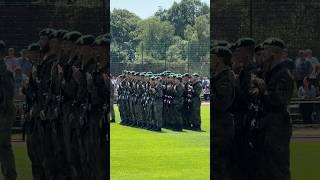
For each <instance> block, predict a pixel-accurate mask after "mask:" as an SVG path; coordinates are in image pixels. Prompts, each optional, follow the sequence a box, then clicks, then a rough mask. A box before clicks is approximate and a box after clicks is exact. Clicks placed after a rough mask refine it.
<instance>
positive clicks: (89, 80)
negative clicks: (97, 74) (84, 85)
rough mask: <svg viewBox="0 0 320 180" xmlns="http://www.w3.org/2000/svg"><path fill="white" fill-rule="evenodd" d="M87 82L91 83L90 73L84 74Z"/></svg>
mask: <svg viewBox="0 0 320 180" xmlns="http://www.w3.org/2000/svg"><path fill="white" fill-rule="evenodd" d="M86 79H87V82H92V75H91V74H90V73H86Z"/></svg>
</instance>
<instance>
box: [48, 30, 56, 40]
mask: <svg viewBox="0 0 320 180" xmlns="http://www.w3.org/2000/svg"><path fill="white" fill-rule="evenodd" d="M48 37H49V39H53V38H58V31H57V30H52V31H51V33H50V34H49V36H48Z"/></svg>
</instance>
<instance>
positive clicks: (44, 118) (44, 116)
mask: <svg viewBox="0 0 320 180" xmlns="http://www.w3.org/2000/svg"><path fill="white" fill-rule="evenodd" d="M40 118H41V120H46V114H45V112H44V110H41V111H40Z"/></svg>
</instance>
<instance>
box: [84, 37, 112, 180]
mask: <svg viewBox="0 0 320 180" xmlns="http://www.w3.org/2000/svg"><path fill="white" fill-rule="evenodd" d="M93 47H94V48H95V50H96V52H97V55H98V60H97V68H96V70H95V71H94V73H93V74H92V75H91V76H92V78H90V75H88V79H87V84H88V91H89V95H90V97H91V112H90V122H91V125H90V131H89V132H90V137H91V140H90V141H91V142H90V146H91V148H90V152H89V153H90V156H91V161H90V165H91V166H93V169H94V170H93V172H92V176H91V178H90V179H102V180H106V179H107V173H106V169H107V166H108V154H109V153H108V150H109V148H108V146H107V141H108V136H109V135H108V134H107V133H108V127H109V119H108V117H109V116H107V115H109V111H110V108H109V107H110V104H109V103H110V101H109V98H108V97H110V93H111V92H112V91H111V90H110V87H111V86H112V85H111V81H110V78H109V76H108V70H107V55H108V53H107V51H108V50H109V47H110V42H109V40H108V39H106V38H104V37H103V38H97V39H96V40H95V42H94V44H93ZM106 116H107V117H106Z"/></svg>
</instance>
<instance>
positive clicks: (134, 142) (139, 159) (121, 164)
mask: <svg viewBox="0 0 320 180" xmlns="http://www.w3.org/2000/svg"><path fill="white" fill-rule="evenodd" d="M202 118H203V129H204V131H205V132H192V131H185V132H173V131H170V130H166V129H165V130H164V132H163V133H156V132H150V131H146V130H141V129H136V128H130V127H124V126H120V125H119V124H112V125H111V180H136V179H137V180H143V179H147V180H154V179H164V180H166V179H169V180H171V179H173V180H181V179H182V180H184V179H186V180H188V179H195V180H207V179H209V142H210V141H209V107H208V106H207V107H203V108H202ZM118 121H119V120H118ZM13 147H14V153H15V158H16V165H17V171H18V180H31V179H32V177H31V166H30V161H29V159H28V157H27V154H26V146H25V145H24V144H20V143H18V144H14V145H13ZM319 152H320V142H309V141H308V142H301V141H294V142H293V143H292V144H291V168H292V180H305V179H307V180H318V179H319V177H320V171H319V162H320V153H319ZM0 174H1V173H0ZM0 180H3V178H2V176H1V175H0Z"/></svg>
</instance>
